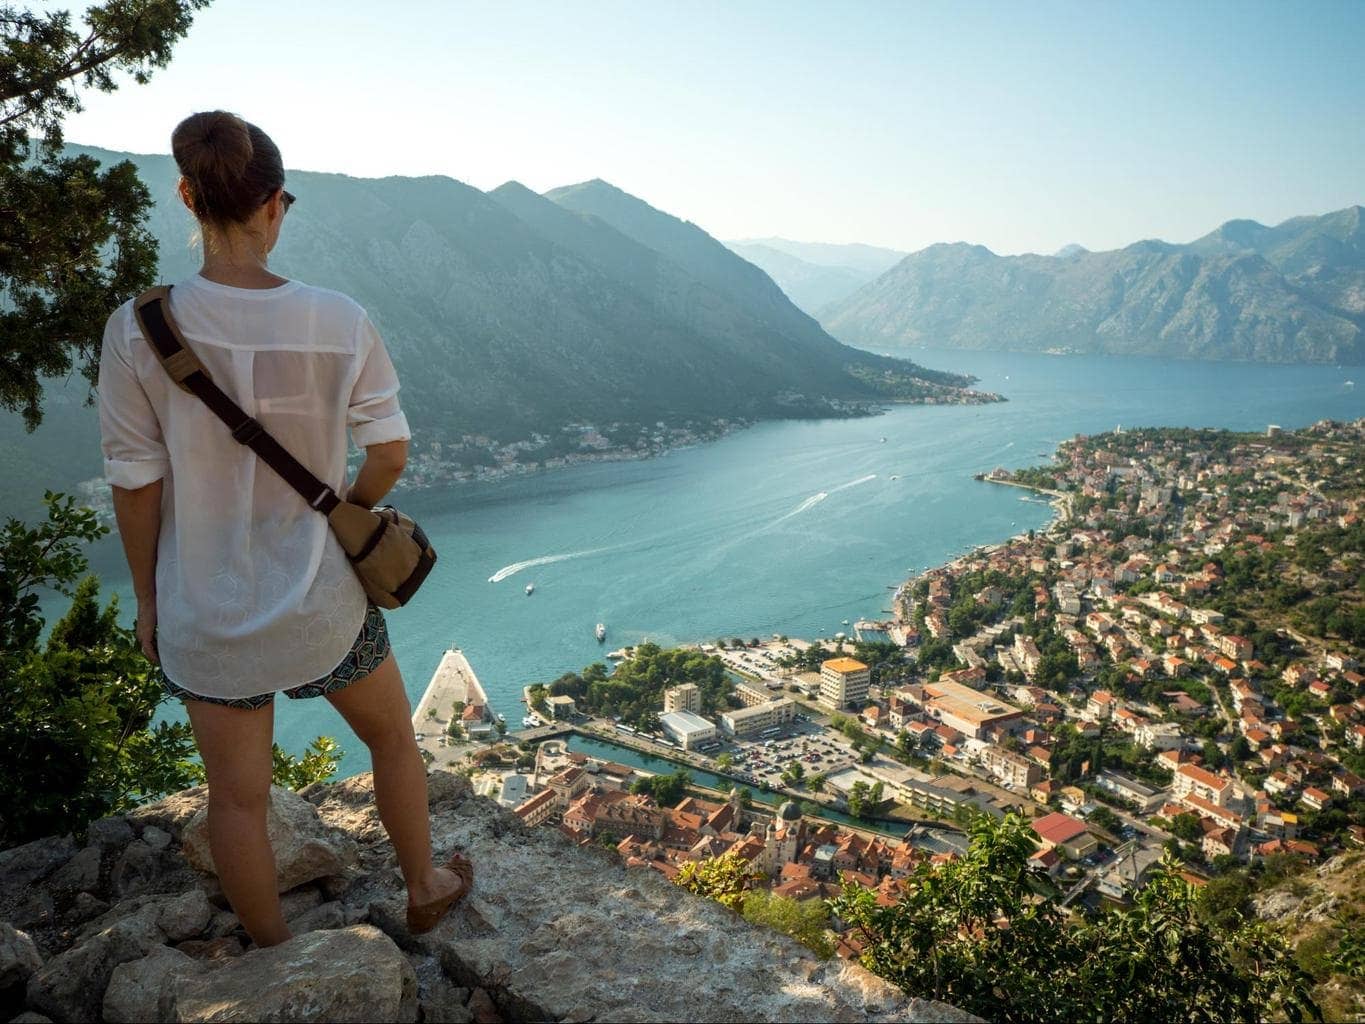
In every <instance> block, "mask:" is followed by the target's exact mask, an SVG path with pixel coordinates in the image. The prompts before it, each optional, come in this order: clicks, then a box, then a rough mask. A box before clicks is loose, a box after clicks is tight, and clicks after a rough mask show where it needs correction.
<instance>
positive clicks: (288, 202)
mask: <svg viewBox="0 0 1365 1024" xmlns="http://www.w3.org/2000/svg"><path fill="white" fill-rule="evenodd" d="M298 198H299V197H298V196H296V195H294V193H293V192H290V191H289V190H288V189H283V188H282V189H280V202H282V203H284V208H285V210H286V211H288V210H289V208H290V207H291V206H293V205H294V204H295V203H296V202H298Z"/></svg>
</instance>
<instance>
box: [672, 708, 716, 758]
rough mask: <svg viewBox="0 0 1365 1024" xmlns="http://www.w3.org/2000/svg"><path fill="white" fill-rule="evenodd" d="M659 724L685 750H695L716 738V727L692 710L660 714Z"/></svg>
mask: <svg viewBox="0 0 1365 1024" xmlns="http://www.w3.org/2000/svg"><path fill="white" fill-rule="evenodd" d="M659 724H660V725H662V726H663V729H664V732H666V733H667V734H668V735H669V736H670V737H672V738H673V739H674V740H675V741H676V742H677V744H678V746H680V747H682V748H683V749H684V750H693V749H695V748H696V747H699V746H701V745H702V744H703V743H706V742H708V741H710V740H713V739H715V738H716V727H715V726H714V725H712V724H711V723H710V722H708V721H707V720H706V719H704V718H702V717H701V716H700V715H694V714H693V713H692V712H690V711H668V712H665V713H664V714H662V715H660V716H659Z"/></svg>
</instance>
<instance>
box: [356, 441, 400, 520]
mask: <svg viewBox="0 0 1365 1024" xmlns="http://www.w3.org/2000/svg"><path fill="white" fill-rule="evenodd" d="M407 461H408V443H407V441H386V442H384V443H383V444H372V445H370V446H369V447H367V448H366V449H365V461H364V462H363V463H362V464H361V466H360V472H359V473H357V474H356V476H355V483H353V484H352V485H351V490H350V494H349V495H348V496H347V500H349V501H353V502H355V503H356V504H357V505H364V506H365V507H366V508H371V507H373V506H375V505H378V504H379V503H380V502H381V501H383V500H384V495H386V494H388V493H389V491H390V489H392V487H393V485H394V484H396V483H397V482H398V478H399V477H400V476H402V475H403V467H404V466H405V465H407Z"/></svg>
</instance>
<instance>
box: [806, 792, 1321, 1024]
mask: <svg viewBox="0 0 1365 1024" xmlns="http://www.w3.org/2000/svg"><path fill="white" fill-rule="evenodd" d="M1034 849H1035V841H1034V838H1033V835H1032V832H1031V830H1030V829H1029V827H1028V825H1027V823H1026V822H1025V821H1024V820H1023V819H1021V818H1018V817H1016V816H1014V815H1011V816H1010V817H1008V818H1006V819H1005V821H1003V822H993V821H990V820H981V821H978V822H977V823H976V824H975V826H974V828H973V830H972V840H971V845H970V848H969V850H968V852H967V854H966V855H965V856H964V857H963V858H961V859H960V860H957V861H955V862H952V863H949V864H945V865H942V866H937V867H931V866H929V865H928V864H921V865H920V866H919V867H918V868H917V869H916V871H915V873H914V874H913V875H912V876H911V877H910V878H909V879H907V880H906V887H905V891H904V893H903V895H902V896H901V898H900V899H899V900H898V901H897V902H896V903H895V904H893V905H891V906H881V905H879V904H878V902H877V898H876V894H875V893H874V892H873V891H871V890H869V889H866V888H864V887H863V886H860V885H858V884H856V883H854V882H845V883H844V889H843V893H842V894H841V895H840V896H839V897H837V898H836V899H835V900H833V901H832V908H833V911H834V913H835V915H836V916H837V917H839V918H840V919H841V920H843V921H844V922H845V923H846V924H847V925H848V926H849V928H850V929H851V931H852V932H853V933H854V934H856V935H857V936H859V937H860V938H861V939H862V941H863V942H864V943H865V949H864V953H863V963H864V965H865V966H867V967H868V968H869V969H871V970H872V971H874V972H875V973H876V974H878V975H880V976H881V977H883V978H886V979H887V980H888V981H891V982H894V983H895V984H896V985H899V986H900V987H901V988H903V989H905V990H906V991H907V992H911V993H913V994H915V995H917V996H921V997H924V998H932V999H939V1000H942V1001H943V1002H946V1003H951V1004H952V1005H954V1006H957V1007H960V1008H961V1009H964V1010H967V1011H968V1012H970V1013H974V1014H977V1015H978V1016H980V1017H984V1018H985V1019H987V1020H998V1021H1033V1020H1040V1019H1052V1020H1120V1021H1149V1020H1159V1021H1167V1020H1181V1021H1185V1020H1244V1019H1245V1020H1251V1019H1263V1018H1265V1017H1267V1016H1272V1017H1282V1018H1285V1019H1288V1020H1303V1019H1306V1018H1307V1019H1311V1018H1313V1017H1315V1016H1316V1013H1317V1008H1316V1006H1315V1005H1314V1004H1313V1002H1312V1000H1311V998H1310V996H1309V994H1308V987H1309V985H1310V983H1311V981H1310V979H1309V978H1308V976H1307V975H1306V974H1304V973H1303V971H1302V970H1301V969H1300V968H1299V967H1298V965H1297V964H1296V963H1295V961H1294V959H1293V956H1292V953H1291V951H1290V949H1289V947H1288V944H1287V943H1286V942H1285V940H1284V939H1283V938H1282V937H1281V936H1279V935H1277V934H1275V933H1273V932H1272V931H1270V930H1269V929H1268V928H1267V927H1266V926H1265V925H1263V924H1261V923H1260V922H1254V921H1247V920H1245V919H1241V918H1238V919H1236V920H1235V921H1233V922H1231V923H1229V924H1228V925H1227V926H1226V927H1223V928H1215V927H1210V926H1209V925H1207V924H1206V923H1205V922H1204V921H1203V920H1202V919H1201V917H1200V915H1199V913H1198V912H1197V900H1196V897H1195V894H1194V892H1193V891H1192V889H1191V887H1190V886H1189V885H1188V883H1186V882H1185V881H1184V880H1183V879H1182V878H1181V877H1180V875H1179V874H1178V873H1177V872H1176V871H1175V864H1174V863H1173V862H1170V861H1168V862H1166V863H1165V864H1163V865H1162V867H1161V869H1160V870H1159V871H1158V872H1157V874H1156V876H1155V877H1154V878H1153V879H1152V880H1151V881H1150V882H1149V883H1148V884H1147V885H1146V886H1145V887H1144V888H1143V889H1141V890H1140V891H1139V892H1138V893H1137V894H1136V895H1135V896H1134V902H1133V906H1132V907H1131V908H1129V909H1126V910H1115V911H1108V912H1102V913H1100V914H1098V915H1097V916H1095V917H1090V918H1085V919H1081V920H1074V921H1073V920H1070V919H1069V918H1068V914H1067V911H1066V910H1065V909H1063V908H1062V907H1061V906H1059V902H1058V898H1057V897H1056V896H1054V895H1047V894H1039V893H1037V892H1035V890H1034V887H1033V886H1032V885H1031V878H1030V870H1029V867H1028V858H1029V855H1030V854H1031V853H1032V852H1033V850H1034Z"/></svg>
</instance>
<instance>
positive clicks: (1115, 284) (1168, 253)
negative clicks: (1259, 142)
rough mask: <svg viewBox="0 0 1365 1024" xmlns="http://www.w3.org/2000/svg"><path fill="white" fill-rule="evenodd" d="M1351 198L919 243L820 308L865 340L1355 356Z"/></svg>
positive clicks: (1364, 299)
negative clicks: (1308, 213) (1015, 252)
mask: <svg viewBox="0 0 1365 1024" xmlns="http://www.w3.org/2000/svg"><path fill="white" fill-rule="evenodd" d="M1362 212H1363V211H1362V210H1361V208H1360V207H1359V206H1353V207H1350V208H1348V209H1345V210H1339V211H1337V212H1336V213H1330V214H1326V215H1325V216H1321V217H1296V218H1294V219H1293V220H1289V221H1285V222H1284V223H1283V224H1280V225H1278V226H1276V227H1266V226H1265V225H1262V224H1257V223H1255V222H1254V221H1230V222H1228V223H1227V224H1224V225H1223V226H1222V227H1221V228H1219V229H1218V230H1216V231H1214V232H1212V233H1211V234H1209V235H1206V236H1204V237H1203V238H1200V239H1198V240H1197V241H1195V242H1191V243H1189V244H1187V245H1173V244H1171V243H1168V242H1159V241H1144V242H1137V243H1135V244H1134V245H1130V246H1128V247H1127V248H1125V249H1118V250H1114V251H1111V252H1086V251H1075V250H1071V249H1070V247H1068V251H1065V255H1063V254H1059V255H1057V256H1036V255H1025V256H997V255H995V254H994V253H992V252H991V251H990V250H989V249H985V248H983V247H982V246H979V245H976V246H974V245H965V244H961V243H958V244H954V245H933V246H930V247H929V248H927V249H923V250H921V251H919V252H916V253H912V254H911V255H909V256H907V257H906V258H905V259H904V260H902V261H901V262H900V263H898V264H897V265H896V266H895V267H893V268H892V269H891V270H889V271H887V272H886V273H885V274H883V275H882V276H881V277H879V278H878V279H877V280H875V281H873V282H871V283H870V284H867V285H865V286H864V287H863V288H861V289H859V290H858V291H857V292H856V293H854V294H853V295H850V296H849V297H847V298H846V299H844V300H843V301H841V302H838V303H836V304H834V305H833V306H831V307H829V308H828V309H826V310H824V311H822V313H821V320H822V322H823V323H824V325H825V326H826V327H827V328H829V330H830V332H831V333H832V334H834V335H835V337H837V338H839V339H841V340H843V341H847V342H849V343H850V344H855V345H863V346H867V347H869V348H875V349H878V350H883V351H884V350H888V349H891V350H894V349H896V348H904V347H909V346H918V345H926V346H932V347H935V348H940V347H941V348H966V349H1014V350H1023V351H1075V352H1111V353H1130V354H1142V355H1163V356H1174V357H1181V358H1186V357H1188V358H1197V359H1239V360H1258V361H1265V362H1339V363H1362V362H1365V227H1363V226H1362Z"/></svg>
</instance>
